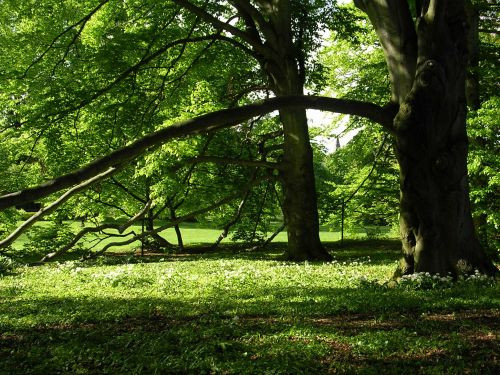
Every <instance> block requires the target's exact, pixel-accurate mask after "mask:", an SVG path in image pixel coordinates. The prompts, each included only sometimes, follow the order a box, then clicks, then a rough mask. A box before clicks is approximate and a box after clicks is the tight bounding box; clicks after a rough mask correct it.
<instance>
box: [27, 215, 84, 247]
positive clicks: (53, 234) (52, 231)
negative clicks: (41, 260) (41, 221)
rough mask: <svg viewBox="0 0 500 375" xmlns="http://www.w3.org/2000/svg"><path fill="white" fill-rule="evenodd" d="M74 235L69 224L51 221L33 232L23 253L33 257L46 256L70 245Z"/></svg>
mask: <svg viewBox="0 0 500 375" xmlns="http://www.w3.org/2000/svg"><path fill="white" fill-rule="evenodd" d="M74 235H75V234H74V233H73V230H72V228H71V225H70V224H69V223H63V222H52V221H51V222H48V223H47V225H40V226H36V227H34V228H33V229H32V230H31V232H30V233H29V234H28V242H27V243H25V244H24V247H23V251H24V252H26V253H27V254H32V255H35V254H37V255H45V254H47V253H50V252H53V251H56V250H58V249H59V248H61V247H62V246H64V245H66V244H67V243H69V242H70V241H71V240H72V239H73V237H74Z"/></svg>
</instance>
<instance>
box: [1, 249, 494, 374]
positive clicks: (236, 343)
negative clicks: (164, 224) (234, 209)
mask: <svg viewBox="0 0 500 375" xmlns="http://www.w3.org/2000/svg"><path fill="white" fill-rule="evenodd" d="M329 247H330V248H331V249H334V256H335V260H334V261H333V262H329V263H308V262H305V263H304V262H303V263H294V262H286V261H283V260H281V258H280V254H281V252H282V250H283V249H282V247H280V246H279V245H275V247H272V248H271V250H270V251H269V252H254V253H249V252H246V251H239V252H238V251H236V252H234V251H233V252H231V247H229V246H223V247H222V248H221V250H220V251H218V252H215V253H209V254H184V255H183V256H174V255H171V256H168V255H165V256H161V257H160V256H158V257H156V258H154V259H151V258H149V259H147V261H144V262H143V261H142V259H141V258H140V257H139V258H137V257H136V258H129V257H116V256H115V257H110V258H103V259H102V260H96V261H93V262H87V263H81V262H78V261H68V262H63V263H59V264H49V265H45V266H42V267H34V268H32V267H22V268H18V269H16V270H15V273H14V274H11V275H7V276H3V277H0V373H6V374H16V373H19V374H30V373H37V374H48V373H82V374H94V373H117V374H119V373H132V374H134V373H155V372H157V373H166V372H167V373H168V372H171V373H186V372H187V373H189V372H191V373H210V372H211V373H234V374H240V373H266V372H267V373H328V372H333V373H335V372H337V373H366V374H370V373H384V374H385V373H395V374H396V373H401V372H404V371H410V372H413V373H414V372H415V371H416V372H419V373H467V372H468V373H478V374H479V373H481V374H482V373H495V370H496V369H497V368H498V362H497V359H496V357H497V354H498V340H497V335H498V328H499V316H500V314H499V313H498V307H499V305H500V301H499V298H498V296H499V293H498V292H499V288H498V286H497V283H492V282H489V281H488V282H478V281H470V282H469V281H462V282H460V283H457V284H451V285H447V286H446V287H440V288H434V289H433V288H430V289H426V290H423V289H419V288H408V287H407V286H405V287H396V288H388V287H386V286H385V285H384V282H385V281H387V280H388V279H389V278H390V276H391V275H392V272H393V271H394V267H395V264H394V261H395V260H396V259H397V253H396V251H395V249H393V250H384V247H385V248H386V249H387V247H389V248H390V247H391V246H390V243H384V245H383V246H382V248H381V247H379V246H378V245H377V243H376V242H373V241H372V242H360V243H354V244H353V243H351V244H349V243H348V244H346V246H345V247H344V248H342V249H338V248H337V245H331V246H330V245H329ZM109 259H111V261H109ZM109 263H112V264H109ZM415 369H417V370H415Z"/></svg>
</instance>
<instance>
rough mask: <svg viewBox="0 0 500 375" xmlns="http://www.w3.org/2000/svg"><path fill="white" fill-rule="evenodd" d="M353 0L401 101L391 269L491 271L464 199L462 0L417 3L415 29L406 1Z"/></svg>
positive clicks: (464, 23)
mask: <svg viewBox="0 0 500 375" xmlns="http://www.w3.org/2000/svg"><path fill="white" fill-rule="evenodd" d="M355 3H356V5H357V6H358V7H359V8H361V9H362V10H363V11H365V12H366V13H367V14H368V16H369V18H370V20H371V22H372V24H373V25H374V27H375V30H376V31H377V34H378V35H379V37H380V40H381V42H382V47H383V49H384V53H385V56H386V61H387V66H388V69H389V73H390V77H391V83H392V94H393V95H392V98H393V101H394V102H396V103H398V104H399V105H400V109H399V113H398V114H397V116H396V118H395V120H394V134H395V150H396V156H397V158H398V162H399V166H400V191H401V200H400V233H401V240H402V244H403V254H404V257H403V259H402V261H401V265H400V267H399V269H398V271H397V272H396V276H398V275H401V274H409V273H413V272H429V273H438V274H448V273H451V274H454V275H457V274H459V273H462V272H471V271H472V270H474V269H477V270H479V271H481V272H484V273H488V274H493V273H496V272H497V270H496V267H495V266H494V265H493V264H492V263H491V262H490V261H489V260H488V259H487V257H486V255H485V253H484V251H483V249H482V248H481V246H480V245H479V242H478V240H477V237H476V235H475V232H474V226H473V222H472V216H471V208H470V202H469V191H468V180H467V144H468V140H467V134H466V127H465V125H466V113H467V105H466V98H465V80H466V71H467V60H468V46H467V44H468V35H467V30H468V27H467V17H466V12H465V2H464V0H453V1H451V0H449V1H446V0H423V1H420V2H417V8H418V9H417V13H418V14H417V27H416V29H415V24H414V22H413V20H412V18H411V14H410V11H409V7H408V3H407V2H406V1H401V0H379V1H376V2H375V1H369V0H355ZM469 41H470V39H469ZM412 72H414V74H413V75H412V74H411V73H412Z"/></svg>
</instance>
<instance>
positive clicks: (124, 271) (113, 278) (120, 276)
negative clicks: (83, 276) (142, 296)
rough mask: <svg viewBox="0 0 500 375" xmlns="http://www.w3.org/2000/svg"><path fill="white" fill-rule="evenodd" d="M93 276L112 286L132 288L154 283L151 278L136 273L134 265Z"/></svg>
mask: <svg viewBox="0 0 500 375" xmlns="http://www.w3.org/2000/svg"><path fill="white" fill-rule="evenodd" d="M93 276H94V278H96V279H97V280H99V281H100V282H101V283H102V284H104V285H111V286H119V285H125V286H130V287H132V286H141V285H144V284H151V283H152V281H151V280H150V279H149V278H147V277H144V276H143V275H141V274H140V273H138V272H137V271H135V270H134V265H133V264H127V265H126V266H123V267H115V268H114V269H113V270H111V271H108V272H104V273H96V274H94V275H93Z"/></svg>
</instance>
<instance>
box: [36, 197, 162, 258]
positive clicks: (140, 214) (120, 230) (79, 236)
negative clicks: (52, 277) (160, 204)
mask: <svg viewBox="0 0 500 375" xmlns="http://www.w3.org/2000/svg"><path fill="white" fill-rule="evenodd" d="M151 203H152V201H151V200H150V201H148V202H147V203H146V205H145V206H144V207H143V208H142V209H141V210H140V211H139V212H138V213H136V214H135V215H134V216H133V217H131V218H130V219H129V220H127V222H126V223H124V224H122V225H118V224H103V225H99V226H96V227H87V228H84V229H82V230H81V231H80V232H79V233H78V234H77V235H76V236H75V237H74V238H73V239H72V240H71V242H69V243H68V244H66V245H64V246H63V247H61V248H60V249H58V250H57V251H55V252H53V253H49V254H47V255H45V256H44V257H43V258H42V259H41V260H40V262H42V263H43V262H47V261H49V260H51V259H54V258H55V257H57V256H59V255H62V254H64V253H66V252H67V251H68V250H70V249H71V248H72V247H73V246H75V245H76V244H77V243H78V241H80V240H81V239H82V238H83V237H84V236H85V235H86V234H89V233H98V232H103V231H104V230H105V229H116V230H117V231H118V233H119V234H122V233H123V232H125V230H126V229H127V228H129V227H130V226H131V225H132V224H134V223H135V222H136V221H138V220H139V219H141V218H142V217H144V215H145V214H146V213H147V212H148V210H149V208H150V207H151ZM111 235H112V234H109V236H111ZM127 235H130V234H127Z"/></svg>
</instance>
